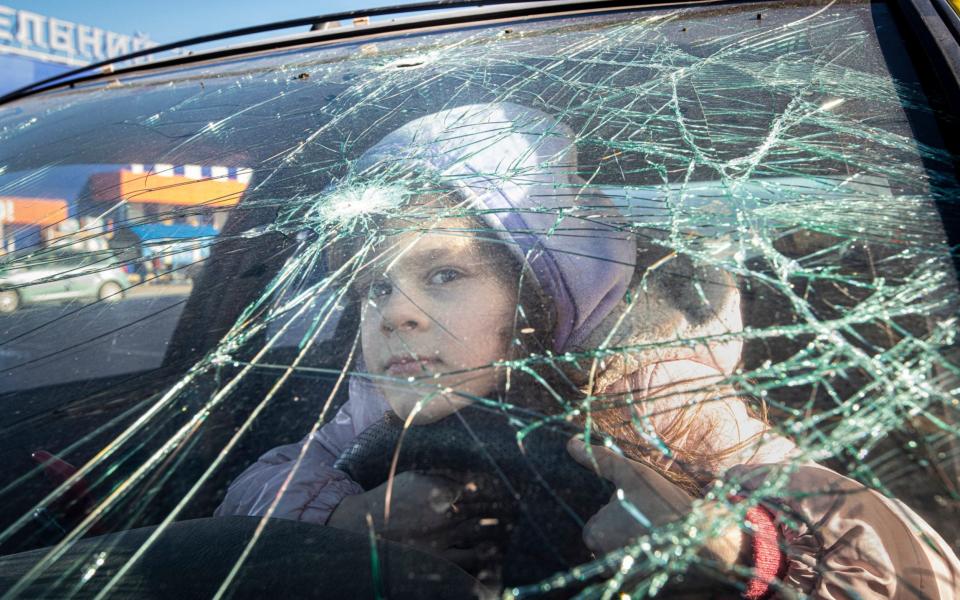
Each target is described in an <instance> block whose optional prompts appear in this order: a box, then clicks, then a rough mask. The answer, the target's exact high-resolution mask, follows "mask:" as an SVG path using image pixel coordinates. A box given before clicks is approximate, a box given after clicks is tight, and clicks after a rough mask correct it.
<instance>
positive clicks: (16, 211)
mask: <svg viewBox="0 0 960 600" xmlns="http://www.w3.org/2000/svg"><path fill="white" fill-rule="evenodd" d="M0 215H2V219H0V220H2V222H3V223H18V224H21V225H56V224H57V223H60V222H61V221H63V220H64V219H66V218H67V201H66V200H57V199H54V198H23V197H19V196H0Z"/></svg>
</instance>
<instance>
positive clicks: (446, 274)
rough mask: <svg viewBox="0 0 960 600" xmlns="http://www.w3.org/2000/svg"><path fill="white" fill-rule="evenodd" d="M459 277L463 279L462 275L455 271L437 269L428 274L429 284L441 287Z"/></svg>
mask: <svg viewBox="0 0 960 600" xmlns="http://www.w3.org/2000/svg"><path fill="white" fill-rule="evenodd" d="M461 277H463V273H461V272H460V271H458V270H456V269H449V268H447V269H437V270H436V271H434V272H433V273H431V274H430V283H432V284H436V285H442V284H444V283H450V282H451V281H454V280H457V279H460V278H461Z"/></svg>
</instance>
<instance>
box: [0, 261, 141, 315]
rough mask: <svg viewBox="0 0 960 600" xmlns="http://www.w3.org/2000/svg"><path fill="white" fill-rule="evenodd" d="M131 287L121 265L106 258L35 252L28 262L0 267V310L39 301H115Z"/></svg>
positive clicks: (7, 309)
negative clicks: (113, 264)
mask: <svg viewBox="0 0 960 600" xmlns="http://www.w3.org/2000/svg"><path fill="white" fill-rule="evenodd" d="M129 287H130V282H129V280H128V279H127V275H126V273H125V272H124V271H123V269H122V268H120V267H117V266H111V263H110V261H109V259H104V258H103V257H97V256H96V255H91V254H83V253H77V252H64V251H56V250H53V251H49V252H38V253H35V256H34V257H33V258H32V259H31V260H30V261H29V262H28V261H24V262H23V263H22V264H19V265H14V266H9V267H0V312H3V313H12V312H15V311H16V310H17V309H19V308H21V307H23V306H28V305H31V304H37V303H42V302H67V301H71V300H102V301H104V302H116V301H118V300H121V299H122V298H123V295H124V292H125V290H126V289H127V288H129Z"/></svg>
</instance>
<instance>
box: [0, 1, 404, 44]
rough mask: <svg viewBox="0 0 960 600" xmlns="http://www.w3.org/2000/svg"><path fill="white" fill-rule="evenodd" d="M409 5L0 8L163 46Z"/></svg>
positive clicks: (33, 4) (36, 4)
mask: <svg viewBox="0 0 960 600" xmlns="http://www.w3.org/2000/svg"><path fill="white" fill-rule="evenodd" d="M410 1H412V0H321V1H320V2H317V1H312V2H311V1H308V0H282V1H274V2H268V1H267V2H265V1H264V0H233V1H231V2H227V1H221V2H215V1H214V2H210V1H204V0H199V1H198V0H163V1H156V0H153V1H150V2H146V1H136V0H98V1H97V2H82V1H81V2H77V1H76V0H72V1H71V0H29V1H22V0H21V1H17V0H0V4H3V5H4V6H9V7H10V8H14V9H21V10H29V11H33V12H36V13H40V14H42V15H44V16H48V17H56V18H58V19H64V20H67V21H72V22H74V23H82V24H84V25H90V26H93V27H99V28H101V29H106V30H109V31H115V32H117V33H124V34H133V33H135V32H137V31H139V32H142V33H145V34H148V35H149V37H150V39H152V40H153V41H155V42H157V43H161V44H162V43H166V42H175V41H177V40H181V39H184V38H188V37H193V36H197V35H202V34H206V33H214V32H218V31H224V30H227V29H235V28H238V27H246V26H249V25H257V24H261V23H269V22H272V21H282V20H285V19H293V18H297V17H308V16H314V15H324V14H329V13H334V12H341V11H349V10H362V9H364V8H372V7H377V6H390V5H395V4H403V3H404V2H410ZM293 32H294V31H291V33H293ZM281 33H282V32H281ZM273 35H277V34H273Z"/></svg>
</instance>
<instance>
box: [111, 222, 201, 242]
mask: <svg viewBox="0 0 960 600" xmlns="http://www.w3.org/2000/svg"><path fill="white" fill-rule="evenodd" d="M130 230H131V231H133V232H134V233H135V234H137V237H139V238H140V240H141V241H144V242H147V241H153V240H188V239H192V238H200V237H215V236H216V235H217V234H218V233H220V232H219V231H217V230H216V229H215V228H213V227H211V226H210V225H201V226H194V225H163V224H150V225H136V226H134V227H131V228H130Z"/></svg>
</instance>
